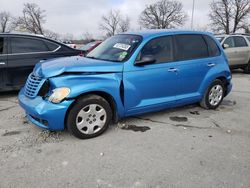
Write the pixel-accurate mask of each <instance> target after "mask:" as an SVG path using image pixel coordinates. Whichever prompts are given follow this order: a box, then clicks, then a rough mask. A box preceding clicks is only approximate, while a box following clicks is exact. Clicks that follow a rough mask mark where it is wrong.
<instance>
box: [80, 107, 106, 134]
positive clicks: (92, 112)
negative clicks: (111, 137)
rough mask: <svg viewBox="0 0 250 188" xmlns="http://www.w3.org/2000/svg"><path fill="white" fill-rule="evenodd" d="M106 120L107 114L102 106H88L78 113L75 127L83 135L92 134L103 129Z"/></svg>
mask: <svg viewBox="0 0 250 188" xmlns="http://www.w3.org/2000/svg"><path fill="white" fill-rule="evenodd" d="M106 119H107V113H106V111H105V109H104V108H103V107H102V106H100V105H98V104H90V105H87V106H85V107H83V108H82V109H81V110H80V111H79V113H78V115H77V117H76V126H77V128H78V130H79V131H81V132H82V133H84V134H94V133H97V132H98V131H100V130H101V129H102V128H103V126H104V125H105V122H106Z"/></svg>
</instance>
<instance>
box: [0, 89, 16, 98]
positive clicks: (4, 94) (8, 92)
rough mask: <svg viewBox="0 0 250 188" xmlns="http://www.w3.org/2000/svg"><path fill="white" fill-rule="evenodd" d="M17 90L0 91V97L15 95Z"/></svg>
mask: <svg viewBox="0 0 250 188" xmlns="http://www.w3.org/2000/svg"><path fill="white" fill-rule="evenodd" d="M18 92H19V91H4V92H0V99H4V98H10V97H17V96H18Z"/></svg>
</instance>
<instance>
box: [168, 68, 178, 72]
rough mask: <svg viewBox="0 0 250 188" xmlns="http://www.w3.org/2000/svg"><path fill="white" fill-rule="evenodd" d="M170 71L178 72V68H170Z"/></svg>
mask: <svg viewBox="0 0 250 188" xmlns="http://www.w3.org/2000/svg"><path fill="white" fill-rule="evenodd" d="M168 72H178V69H176V68H170V69H168Z"/></svg>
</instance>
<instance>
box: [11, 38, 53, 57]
mask: <svg viewBox="0 0 250 188" xmlns="http://www.w3.org/2000/svg"><path fill="white" fill-rule="evenodd" d="M11 49H12V53H34V52H46V51H49V49H48V47H47V46H46V45H45V43H44V42H43V41H42V40H38V39H31V38H21V37H13V38H11Z"/></svg>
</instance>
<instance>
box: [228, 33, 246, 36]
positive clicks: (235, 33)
mask: <svg viewBox="0 0 250 188" xmlns="http://www.w3.org/2000/svg"><path fill="white" fill-rule="evenodd" d="M230 35H245V36H250V33H230Z"/></svg>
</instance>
